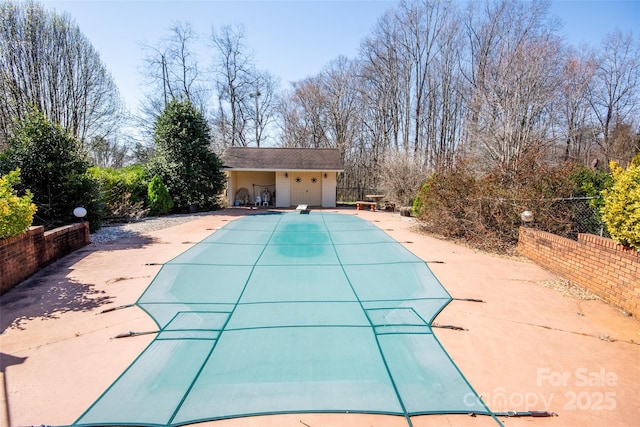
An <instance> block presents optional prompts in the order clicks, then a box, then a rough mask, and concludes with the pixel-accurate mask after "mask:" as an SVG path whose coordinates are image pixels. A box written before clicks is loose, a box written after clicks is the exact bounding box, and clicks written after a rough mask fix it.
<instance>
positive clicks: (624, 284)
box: [518, 227, 640, 319]
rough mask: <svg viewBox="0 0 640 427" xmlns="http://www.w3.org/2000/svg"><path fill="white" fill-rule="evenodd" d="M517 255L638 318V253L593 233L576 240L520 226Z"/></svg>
mask: <svg viewBox="0 0 640 427" xmlns="http://www.w3.org/2000/svg"><path fill="white" fill-rule="evenodd" d="M518 252H519V253H520V254H521V255H523V256H525V257H527V258H529V259H531V260H532V261H534V262H536V263H537V264H539V265H541V266H542V267H545V268H547V269H548V270H551V271H552V272H554V273H556V274H557V275H559V276H562V277H563V278H565V279H568V280H571V281H572V282H574V283H576V284H577V285H580V286H582V287H584V288H585V289H587V290H589V291H591V292H593V293H594V294H596V295H598V296H599V297H600V298H602V299H603V300H605V301H607V302H608V303H610V304H611V305H614V306H616V307H618V308H620V309H622V310H623V311H625V312H627V313H629V314H630V315H632V316H633V317H635V318H636V319H640V252H639V251H637V250H635V249H628V248H625V247H624V246H622V245H619V244H617V243H615V242H614V241H613V240H611V239H607V238H603V237H599V236H594V235H592V234H579V235H578V241H575V240H571V239H566V238H564V237H560V236H556V235H555V234H551V233H546V232H544V231H539V230H536V229H533V228H525V227H521V228H520V237H519V240H518Z"/></svg>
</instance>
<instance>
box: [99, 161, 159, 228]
mask: <svg viewBox="0 0 640 427" xmlns="http://www.w3.org/2000/svg"><path fill="white" fill-rule="evenodd" d="M88 172H89V174H90V175H91V176H92V177H94V178H95V179H97V180H98V181H99V182H100V189H101V198H102V203H103V205H104V218H105V219H108V220H110V221H128V220H130V219H138V218H140V217H143V216H145V215H146V214H147V212H148V209H147V208H146V206H147V205H148V202H147V185H148V184H147V176H146V171H145V168H144V166H142V165H133V166H127V167H124V168H118V169H114V168H100V167H92V168H90V169H89V171H88Z"/></svg>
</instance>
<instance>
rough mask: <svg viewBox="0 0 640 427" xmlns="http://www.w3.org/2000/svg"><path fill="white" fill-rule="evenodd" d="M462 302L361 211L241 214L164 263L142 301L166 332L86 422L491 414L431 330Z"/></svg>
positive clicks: (173, 422) (169, 422)
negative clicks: (343, 414)
mask: <svg viewBox="0 0 640 427" xmlns="http://www.w3.org/2000/svg"><path fill="white" fill-rule="evenodd" d="M450 301H451V296H450V295H449V294H448V293H447V291H446V290H445V289H444V288H443V287H442V285H441V284H440V283H439V282H438V280H437V279H436V278H435V276H434V275H433V274H432V272H431V271H430V270H429V268H428V267H427V265H426V264H425V263H424V262H423V261H421V260H420V259H419V258H417V257H416V256H415V255H413V254H412V253H411V252H409V251H408V250H407V249H405V248H404V247H403V246H402V245H400V244H399V243H397V242H396V241H395V240H393V239H392V238H390V237H389V236H388V235H387V234H386V233H384V232H383V231H382V230H380V229H379V228H377V227H376V226H374V225H373V224H371V223H370V222H367V221H364V220H361V219H360V218H358V217H357V216H353V215H343V214H335V213H323V212H315V211H314V212H311V213H310V214H309V215H298V214H294V213H283V214H263V215H251V216H247V217H243V218H241V219H238V220H236V221H233V222H230V223H228V224H227V225H225V226H224V227H223V228H221V229H220V230H218V231H216V232H214V233H213V234H211V235H210V236H209V237H207V238H206V239H204V240H203V241H202V242H200V243H198V244H197V245H195V246H193V247H192V248H190V249H189V250H187V251H186V252H184V253H182V254H181V255H179V256H177V257H176V258H174V259H173V260H171V261H170V262H168V263H167V264H165V265H164V266H163V267H162V268H161V270H160V271H159V273H158V274H157V275H156V277H155V278H154V279H153V281H152V282H151V284H150V285H149V287H148V288H147V290H146V291H145V292H144V293H143V295H142V296H141V297H140V299H139V300H138V302H137V305H138V306H139V307H141V308H142V309H143V310H145V311H146V312H147V313H149V315H150V316H151V317H152V318H153V319H154V320H155V322H156V323H157V324H158V328H159V333H158V335H157V336H156V338H155V339H154V340H153V342H152V343H151V344H150V345H149V346H148V347H147V349H146V350H145V351H144V352H143V353H142V354H141V355H140V356H139V357H138V358H137V359H136V360H135V361H134V362H133V363H132V364H131V366H130V367H129V368H128V369H127V370H126V371H125V372H124V373H123V374H122V375H121V376H120V377H119V378H118V379H117V380H116V381H115V382H114V384H113V385H111V387H109V389H107V391H105V392H104V394H103V395H102V396H100V398H99V399H98V400H97V401H96V402H95V403H94V404H93V405H92V406H91V407H90V408H89V409H88V410H87V411H86V412H85V413H84V414H83V415H82V416H81V417H80V418H79V419H78V420H77V421H76V423H75V425H77V426H85V425H86V426H88V425H158V426H173V425H183V424H190V423H194V422H199V421H207V420H217V419H224V418H233V417H241V416H250V415H260V414H279V413H292V412H336V413H340V412H355V413H379V414H391V415H399V416H404V417H406V418H407V420H408V422H409V424H410V423H411V421H410V418H409V417H410V416H413V415H419V414H442V413H450V414H455V413H460V414H470V413H475V414H485V415H492V414H491V412H490V411H489V409H488V408H487V407H486V406H485V404H484V403H483V402H482V400H481V399H480V398H479V397H478V395H477V394H476V393H475V391H474V390H473V389H472V388H471V386H470V385H469V384H468V382H467V381H466V379H465V378H464V376H463V375H462V374H461V372H460V371H459V370H458V369H457V367H456V366H455V365H454V364H453V362H452V361H451V359H450V358H449V356H448V355H447V353H446V352H445V351H444V349H443V348H442V346H441V345H440V343H439V341H438V339H437V338H436V337H435V336H434V334H433V333H432V329H431V322H432V320H433V319H434V317H435V316H436V315H437V314H438V313H439V312H440V310H442V309H443V308H444V307H445V306H446V305H447V304H448V303H449V302H450Z"/></svg>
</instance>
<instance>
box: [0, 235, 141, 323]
mask: <svg viewBox="0 0 640 427" xmlns="http://www.w3.org/2000/svg"><path fill="white" fill-rule="evenodd" d="M153 241H154V239H152V238H150V237H148V236H144V235H142V234H139V233H133V234H130V235H129V236H127V237H126V238H121V239H118V240H115V241H113V242H110V243H107V244H100V245H95V244H90V245H88V246H85V247H83V248H81V249H78V250H76V251H75V252H72V253H70V254H69V255H67V256H65V257H64V258H62V259H60V260H58V261H56V262H54V263H52V264H50V265H48V266H47V267H45V268H43V269H42V270H40V271H38V272H37V273H35V274H34V275H32V276H31V277H29V278H27V279H25V280H24V281H23V282H21V283H20V284H18V285H17V286H15V287H14V288H13V289H11V290H9V291H8V292H6V293H5V294H3V295H2V296H1V297H0V313H2V315H0V333H2V332H4V331H5V330H6V329H8V328H17V329H24V324H25V323H26V322H28V321H31V320H34V319H56V318H58V316H59V315H60V314H62V313H66V312H72V311H89V310H93V309H95V308H98V307H101V306H103V305H105V304H109V303H111V299H112V298H111V297H110V296H107V295H105V292H104V291H98V290H96V289H95V288H94V286H93V284H87V283H80V282H77V281H75V280H72V279H69V277H68V276H69V274H70V272H71V270H72V269H73V266H74V265H75V264H76V263H77V262H79V261H80V260H82V259H83V258H84V257H86V256H88V255H89V254H91V253H93V252H96V251H114V250H125V249H135V248H143V247H145V246H147V245H149V244H151V243H153Z"/></svg>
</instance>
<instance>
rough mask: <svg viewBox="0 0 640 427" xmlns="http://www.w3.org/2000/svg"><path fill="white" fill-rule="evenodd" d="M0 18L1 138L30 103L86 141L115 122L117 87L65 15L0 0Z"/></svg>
mask: <svg viewBox="0 0 640 427" xmlns="http://www.w3.org/2000/svg"><path fill="white" fill-rule="evenodd" d="M0 20H1V22H2V25H1V26H0V97H1V98H2V102H1V103H0V141H2V139H6V138H8V137H10V136H11V135H12V133H13V131H14V123H15V121H14V120H15V119H18V120H21V119H23V118H24V117H25V115H26V113H27V111H28V109H29V106H31V105H33V106H36V107H37V108H38V109H40V110H41V111H42V112H43V113H44V114H45V116H46V117H47V118H49V119H50V120H51V121H53V122H55V123H59V124H60V125H62V126H63V127H64V128H66V129H67V130H68V131H70V132H71V133H72V134H73V135H74V136H76V137H77V138H78V139H79V140H80V141H81V142H82V143H83V145H85V146H86V144H87V143H88V141H89V139H91V138H92V137H98V136H107V135H109V134H110V133H111V132H113V131H114V130H115V129H116V128H117V127H118V125H119V122H120V120H121V118H122V116H123V114H124V111H123V106H122V102H121V100H120V97H119V94H118V90H117V88H116V86H115V84H114V82H113V79H112V78H111V76H110V74H109V72H108V71H107V69H106V68H105V66H104V64H103V63H102V61H101V60H100V56H99V55H98V53H97V52H96V51H95V49H94V48H93V46H92V45H91V43H90V42H89V40H87V38H86V37H85V36H84V35H83V34H82V33H81V32H80V29H79V28H78V26H77V25H76V24H75V23H74V22H73V20H72V19H71V18H69V16H67V15H58V14H57V13H55V12H49V11H46V10H45V9H44V8H43V7H42V6H40V5H39V4H38V3H35V2H32V1H28V2H25V3H14V2H10V1H3V2H2V3H0ZM0 145H1V142H0Z"/></svg>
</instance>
